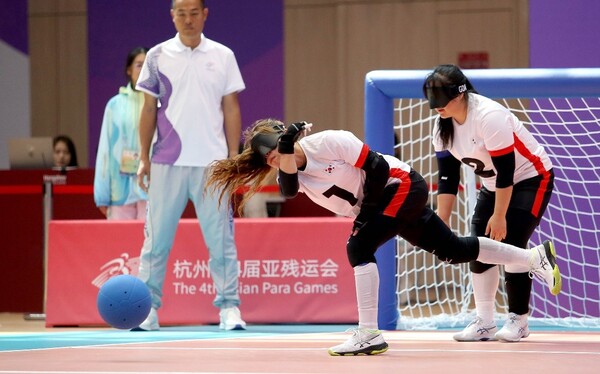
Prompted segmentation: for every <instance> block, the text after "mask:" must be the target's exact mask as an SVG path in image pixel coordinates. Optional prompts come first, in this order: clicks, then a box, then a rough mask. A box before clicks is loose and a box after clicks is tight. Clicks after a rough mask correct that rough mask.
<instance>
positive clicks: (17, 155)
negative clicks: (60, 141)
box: [8, 137, 54, 170]
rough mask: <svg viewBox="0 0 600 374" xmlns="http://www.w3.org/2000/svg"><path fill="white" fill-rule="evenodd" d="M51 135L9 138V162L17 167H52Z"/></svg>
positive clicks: (14, 167) (11, 165)
mask: <svg viewBox="0 0 600 374" xmlns="http://www.w3.org/2000/svg"><path fill="white" fill-rule="evenodd" d="M53 153H54V147H53V146H52V138H51V137H31V138H13V139H9V140H8V162H9V165H10V168H11V169H12V170H15V169H51V168H52V166H53V164H54V162H53V159H52V154H53Z"/></svg>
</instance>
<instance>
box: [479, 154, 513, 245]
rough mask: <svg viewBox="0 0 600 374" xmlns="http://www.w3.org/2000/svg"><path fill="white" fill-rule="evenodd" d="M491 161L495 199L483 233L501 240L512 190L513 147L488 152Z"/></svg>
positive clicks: (503, 234)
mask: <svg viewBox="0 0 600 374" xmlns="http://www.w3.org/2000/svg"><path fill="white" fill-rule="evenodd" d="M490 155H491V156H492V163H493V164H494V168H495V169H496V173H497V174H496V201H495V203H494V213H493V214H492V216H491V217H490V219H489V221H488V223H487V226H486V229H485V234H486V235H487V234H489V236H490V239H493V240H498V241H501V240H503V239H505V238H506V232H507V229H506V212H507V211H508V206H509V204H510V199H511V197H512V191H513V177H514V174H515V151H514V147H513V146H510V147H508V148H505V149H502V150H499V151H494V152H490Z"/></svg>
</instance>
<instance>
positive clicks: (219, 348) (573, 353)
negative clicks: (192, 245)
mask: <svg viewBox="0 0 600 374" xmlns="http://www.w3.org/2000/svg"><path fill="white" fill-rule="evenodd" d="M72 348H73V349H100V350H110V349H112V350H115V349H116V350H144V351H146V350H152V351H265V352H268V351H319V350H327V348H324V347H302V348H299V347H271V348H268V347H267V348H265V347H261V348H255V347H130V346H127V347H109V346H102V347H98V346H96V347H83V346H82V347H72ZM387 352H399V353H403V352H409V353H443V352H454V353H485V354H487V353H499V354H504V353H510V354H517V353H521V354H523V353H526V354H536V355H592V356H600V352H596V351H548V350H539V351H538V350H518V351H517V350H509V349H430V348H426V349H419V348H408V349H388V350H387ZM0 373H2V372H1V371H0Z"/></svg>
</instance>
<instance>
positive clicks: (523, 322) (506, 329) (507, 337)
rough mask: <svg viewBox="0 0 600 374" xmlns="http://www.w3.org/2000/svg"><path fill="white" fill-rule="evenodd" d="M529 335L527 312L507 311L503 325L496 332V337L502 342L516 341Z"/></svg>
mask: <svg viewBox="0 0 600 374" xmlns="http://www.w3.org/2000/svg"><path fill="white" fill-rule="evenodd" d="M528 336H529V326H528V324H527V314H523V315H518V314H515V313H509V314H508V319H507V320H506V322H505V323H504V326H502V328H501V329H500V331H498V332H497V333H496V339H498V340H502V341H503V342H518V341H519V340H521V339H522V338H526V337H528Z"/></svg>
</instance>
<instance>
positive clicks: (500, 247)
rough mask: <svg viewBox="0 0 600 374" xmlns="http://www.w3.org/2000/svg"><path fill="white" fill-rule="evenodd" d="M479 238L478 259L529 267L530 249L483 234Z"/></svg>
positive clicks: (492, 262) (487, 262)
mask: <svg viewBox="0 0 600 374" xmlns="http://www.w3.org/2000/svg"><path fill="white" fill-rule="evenodd" d="M478 239H479V256H478V257H477V261H479V262H483V263H484V264H495V265H506V264H511V265H520V266H527V269H529V257H530V254H531V252H529V251H528V250H526V249H523V248H519V247H515V246H514V245H510V244H506V243H501V242H498V241H495V240H492V239H489V238H485V237H482V236H480V237H479V238H478Z"/></svg>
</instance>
